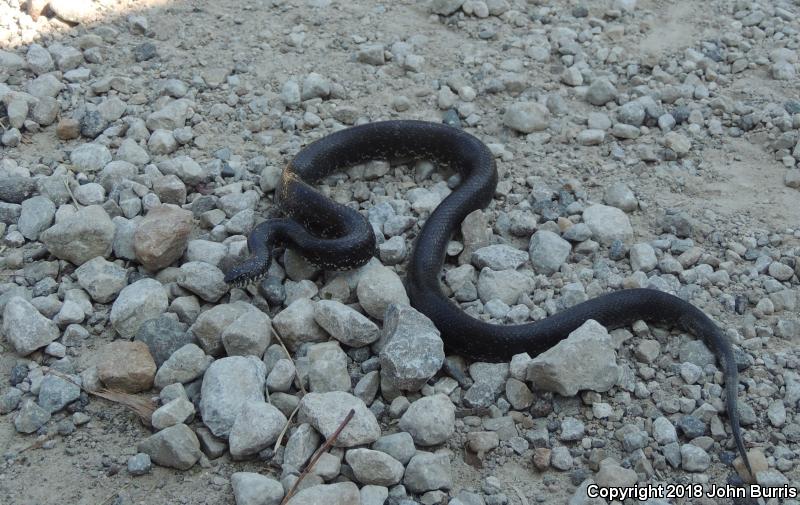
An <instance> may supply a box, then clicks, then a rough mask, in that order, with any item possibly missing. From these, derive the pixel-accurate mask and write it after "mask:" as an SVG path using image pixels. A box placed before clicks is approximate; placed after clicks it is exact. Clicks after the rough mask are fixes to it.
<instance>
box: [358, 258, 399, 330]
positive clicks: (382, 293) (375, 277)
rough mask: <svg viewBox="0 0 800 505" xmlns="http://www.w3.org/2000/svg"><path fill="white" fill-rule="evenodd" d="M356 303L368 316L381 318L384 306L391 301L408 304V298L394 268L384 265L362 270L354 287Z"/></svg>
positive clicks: (384, 309)
mask: <svg viewBox="0 0 800 505" xmlns="http://www.w3.org/2000/svg"><path fill="white" fill-rule="evenodd" d="M356 294H357V295H358V303H359V304H360V305H361V306H362V307H363V308H364V310H365V311H366V312H367V314H369V315H370V316H372V317H374V318H375V319H378V320H383V316H384V313H385V312H386V308H387V307H388V306H389V305H390V304H392V303H399V304H403V305H408V304H409V303H410V302H409V299H408V294H406V289H405V287H403V281H402V280H400V276H398V275H397V274H396V273H395V271H394V270H392V269H391V268H388V267H384V266H377V267H375V268H369V269H367V270H365V271H364V274H363V275H362V276H361V279H359V281H358V286H357V287H356Z"/></svg>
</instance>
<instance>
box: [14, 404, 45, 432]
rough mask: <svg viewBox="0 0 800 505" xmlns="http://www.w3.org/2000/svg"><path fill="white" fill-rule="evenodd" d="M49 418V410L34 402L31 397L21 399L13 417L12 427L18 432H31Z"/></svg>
mask: <svg viewBox="0 0 800 505" xmlns="http://www.w3.org/2000/svg"><path fill="white" fill-rule="evenodd" d="M49 420H50V412H48V411H47V410H45V409H43V408H42V407H40V406H39V405H37V404H36V402H35V401H33V400H32V399H30V398H29V399H27V400H23V402H22V405H21V406H20V408H19V412H17V416H16V417H15V418H14V428H15V429H16V430H17V431H18V432H20V433H33V432H34V431H36V430H38V429H39V428H41V427H42V426H44V425H45V424H47V421H49Z"/></svg>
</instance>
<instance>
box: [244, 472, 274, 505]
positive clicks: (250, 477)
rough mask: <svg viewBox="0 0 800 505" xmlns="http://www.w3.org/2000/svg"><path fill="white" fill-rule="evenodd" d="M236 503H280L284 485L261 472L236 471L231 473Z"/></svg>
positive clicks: (270, 504) (248, 504)
mask: <svg viewBox="0 0 800 505" xmlns="http://www.w3.org/2000/svg"><path fill="white" fill-rule="evenodd" d="M231 487H232V488H233V498H234V499H235V500H236V505H280V503H281V500H282V499H283V494H284V491H283V486H282V485H281V483H280V482H278V481H277V480H275V479H270V478H269V477H267V476H265V475H261V474H260V473H252V472H236V473H234V474H232V475H231Z"/></svg>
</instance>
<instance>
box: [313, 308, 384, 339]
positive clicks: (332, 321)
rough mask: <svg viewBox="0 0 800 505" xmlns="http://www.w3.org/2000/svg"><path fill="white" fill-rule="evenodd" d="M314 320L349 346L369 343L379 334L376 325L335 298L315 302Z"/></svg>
mask: <svg viewBox="0 0 800 505" xmlns="http://www.w3.org/2000/svg"><path fill="white" fill-rule="evenodd" d="M314 320H315V321H316V322H317V324H319V325H320V326H321V327H322V328H323V329H324V330H325V331H327V332H328V333H330V335H331V336H332V337H333V338H335V339H336V340H338V341H339V342H341V343H343V344H345V345H347V346H350V347H363V346H365V345H369V344H371V343H373V342H375V341H376V340H378V337H379V336H380V329H379V328H378V325H376V324H375V323H373V322H372V321H370V320H369V319H368V318H366V317H364V316H363V315H361V314H360V313H358V312H356V311H355V310H354V309H352V308H350V307H348V306H347V305H345V304H343V303H341V302H338V301H335V300H319V301H318V302H316V303H315V304H314Z"/></svg>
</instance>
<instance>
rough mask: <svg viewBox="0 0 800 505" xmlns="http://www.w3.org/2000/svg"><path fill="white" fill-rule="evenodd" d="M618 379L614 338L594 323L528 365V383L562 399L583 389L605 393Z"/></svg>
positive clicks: (588, 322)
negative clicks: (556, 394)
mask: <svg viewBox="0 0 800 505" xmlns="http://www.w3.org/2000/svg"><path fill="white" fill-rule="evenodd" d="M618 375H619V367H618V366H617V353H616V352H615V351H614V350H613V347H612V345H611V338H610V337H609V335H608V332H607V331H606V329H605V328H604V327H603V326H601V325H600V324H599V323H598V322H597V321H594V320H592V319H590V320H588V321H586V322H585V323H584V324H583V325H582V326H581V327H580V328H578V329H577V330H575V331H573V332H572V333H570V335H569V336H568V337H567V338H566V339H564V340H562V341H561V342H559V343H558V344H556V345H555V346H553V347H551V348H550V349H548V350H547V351H545V352H543V353H542V354H539V355H538V356H536V357H535V358H533V360H532V361H531V362H530V364H529V365H528V380H529V381H532V382H533V386H534V388H535V389H540V390H545V391H554V392H556V393H558V394H560V395H562V396H573V395H575V394H577V392H578V391H581V390H584V389H589V390H592V391H597V392H599V393H603V392H606V391H608V390H609V389H611V387H613V386H614V384H616V383H617V377H618Z"/></svg>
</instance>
